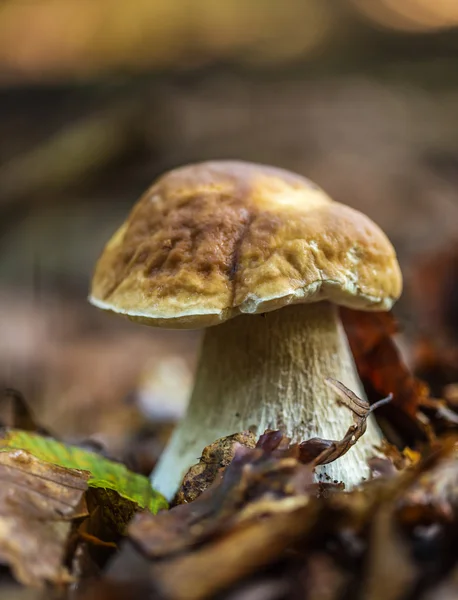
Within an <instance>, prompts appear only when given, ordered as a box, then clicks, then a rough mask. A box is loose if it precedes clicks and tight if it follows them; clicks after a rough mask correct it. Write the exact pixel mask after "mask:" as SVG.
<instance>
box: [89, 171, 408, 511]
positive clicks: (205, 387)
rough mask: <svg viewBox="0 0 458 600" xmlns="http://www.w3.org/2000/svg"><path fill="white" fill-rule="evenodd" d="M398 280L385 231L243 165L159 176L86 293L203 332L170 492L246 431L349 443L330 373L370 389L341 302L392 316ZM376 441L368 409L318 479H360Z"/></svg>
mask: <svg viewBox="0 0 458 600" xmlns="http://www.w3.org/2000/svg"><path fill="white" fill-rule="evenodd" d="M401 288H402V277H401V273H400V269H399V265H398V262H397V259H396V254H395V251H394V249H393V247H392V245H391V244H390V242H389V240H388V239H387V237H386V236H385V234H384V233H383V232H382V231H381V230H380V229H379V227H378V226H377V225H375V224H374V223H373V222H372V221H371V220H370V219H369V218H368V217H366V216H365V215H363V214H362V213H360V212H358V211H356V210H354V209H352V208H350V207H348V206H345V205H343V204H340V203H338V202H335V201H333V200H331V198H329V197H328V196H327V195H326V194H325V193H324V192H323V191H322V190H321V189H320V188H319V187H318V186H316V185H315V184H314V183H312V182H310V181H309V180H307V179H305V178H304V177H301V176H299V175H296V174H294V173H290V172H288V171H285V170H282V169H277V168H273V167H267V166H262V165H256V164H251V163H244V162H235V161H214V162H204V163H201V164H195V165H191V166H186V167H182V168H178V169H175V170H173V171H171V172H169V173H167V174H165V175H163V176H162V177H160V178H159V179H158V180H157V181H156V182H155V183H154V184H153V185H152V187H151V188H150V189H149V190H148V191H147V192H146V193H145V194H144V195H143V197H142V198H141V199H140V200H139V202H138V203H137V204H136V206H135V207H134V209H133V210H132V212H131V214H130V216H129V217H128V219H127V221H126V222H125V223H124V224H123V225H122V226H121V227H120V229H119V230H118V231H117V232H116V233H115V234H114V236H113V237H112V238H111V240H110V241H109V242H108V244H107V246H106V247H105V249H104V251H103V253H102V256H101V258H100V259H99V261H98V263H97V266H96V269H95V274H94V278H93V282H92V290H91V295H90V302H91V303H92V304H93V305H95V306H97V307H99V308H101V309H104V310H108V311H113V312H115V313H120V314H123V315H126V316H127V317H129V318H130V319H132V320H134V321H138V322H140V323H144V324H146V325H151V326H155V327H166V328H177V329H181V328H183V329H188V328H189V329H196V328H206V330H205V335H204V339H203V344H202V348H201V354H200V361H199V364H198V368H197V373H196V379H195V385H194V390H193V393H192V397H191V399H190V402H189V406H188V409H187V413H186V415H185V417H184V418H183V419H182V420H181V422H180V423H179V424H178V425H177V427H176V428H175V430H174V433H173V434H172V437H171V439H170V441H169V443H168V446H167V447H166V449H165V451H164V453H163V454H162V456H161V458H160V460H159V463H158V465H157V467H156V469H155V471H154V473H153V475H152V481H153V484H154V486H155V487H156V488H157V489H158V490H159V491H161V492H162V493H163V494H164V495H165V496H166V497H167V498H169V499H170V498H172V497H173V496H174V494H175V492H176V490H177V488H178V486H179V484H180V482H181V479H182V477H183V475H184V474H185V473H186V471H187V469H188V468H189V467H190V466H191V465H193V464H195V463H196V462H198V460H199V457H200V455H201V452H202V449H203V448H204V447H205V446H206V445H208V444H209V443H211V442H213V441H214V440H216V439H218V438H220V437H223V436H227V435H229V434H233V433H235V432H238V431H242V430H248V429H250V430H252V431H254V432H256V433H257V434H261V433H263V432H264V431H265V430H266V429H281V430H282V431H283V432H284V433H285V434H286V435H287V436H289V437H290V438H291V439H292V441H294V442H296V441H302V440H305V439H308V438H310V437H314V436H319V437H322V438H326V439H339V438H341V437H342V436H343V434H344V433H345V431H346V430H347V428H348V426H349V425H350V424H351V423H352V415H351V413H350V411H349V410H348V408H346V407H343V406H340V405H339V404H338V403H337V402H336V398H335V395H334V393H333V391H332V389H330V387H329V386H327V385H326V382H325V379H326V378H327V377H333V378H335V379H337V380H339V381H341V382H342V383H343V384H345V385H346V386H347V387H348V388H350V389H351V390H352V391H353V392H355V393H356V394H357V395H358V396H360V397H363V398H364V390H363V387H362V384H361V382H360V380H359V378H358V375H357V372H356V368H355V364H354V361H353V357H352V354H351V351H350V349H349V345H348V341H347V338H346V335H345V332H344V329H343V327H342V324H341V321H340V318H339V311H338V306H339V305H342V306H346V307H350V308H355V309H360V310H373V311H386V310H389V309H390V308H391V306H392V305H393V303H394V302H395V301H396V299H397V298H398V297H399V295H400V293H401ZM233 317H237V318H233ZM381 439H382V434H381V432H380V430H379V428H378V426H377V424H376V421H375V420H374V418H373V416H370V417H369V418H368V420H367V430H366V433H365V435H364V436H363V437H362V438H361V439H360V440H359V441H358V443H357V444H356V445H355V446H353V447H352V448H351V449H350V450H349V451H348V453H347V454H345V455H344V456H343V457H341V458H340V459H338V460H337V461H335V462H333V463H330V464H328V465H325V466H321V467H319V468H318V469H317V477H319V478H325V479H329V478H330V479H331V480H333V481H342V482H344V483H345V485H346V486H347V487H352V486H354V485H356V484H358V483H359V482H361V480H362V479H363V478H364V477H366V476H367V475H368V466H367V459H368V458H370V456H372V455H373V454H374V447H375V446H377V444H379V443H380V441H381Z"/></svg>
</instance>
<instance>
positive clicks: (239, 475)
mask: <svg viewBox="0 0 458 600" xmlns="http://www.w3.org/2000/svg"><path fill="white" fill-rule="evenodd" d="M435 306H436V305H435ZM342 319H343V322H344V326H345V329H346V332H347V335H348V338H349V342H350V345H351V347H352V351H353V354H354V356H355V360H356V364H357V368H358V372H359V374H360V377H361V379H362V380H363V383H364V386H365V390H366V394H367V398H368V401H367V402H366V401H365V400H363V399H360V398H358V397H356V396H355V395H354V394H353V393H352V392H351V390H348V389H346V388H345V387H344V386H342V384H340V383H339V382H336V381H329V382H328V383H329V385H331V387H333V389H334V390H335V391H336V395H337V401H338V402H340V403H343V404H344V405H345V406H347V408H348V409H349V410H351V411H352V413H353V417H354V422H353V424H352V426H351V427H350V428H349V429H348V431H347V432H346V434H345V435H344V436H343V438H342V440H323V439H320V438H315V439H313V440H304V442H302V443H301V444H295V445H291V444H290V440H289V439H287V438H285V437H284V436H283V435H282V433H281V432H278V431H268V432H266V433H265V434H264V435H262V436H261V437H260V438H259V439H258V440H256V439H255V437H254V436H253V434H251V433H249V432H240V433H237V434H234V435H232V436H229V437H227V438H224V439H222V440H216V441H215V442H214V443H213V444H211V445H210V446H208V447H207V448H205V449H204V451H203V454H202V458H201V460H200V462H199V464H198V465H195V466H194V467H193V468H191V470H190V471H189V472H188V474H187V475H186V477H185V479H184V481H183V485H182V487H181V490H180V492H179V493H178V495H177V497H176V499H175V505H174V506H173V507H172V508H171V509H170V510H168V511H165V510H162V511H159V512H158V514H156V515H153V514H152V513H151V512H150V511H148V510H147V509H143V510H142V511H140V512H136V514H135V515H134V516H133V519H132V521H131V522H130V525H129V527H128V529H127V537H126V538H124V541H123V542H122V543H121V545H120V546H118V550H117V551H116V552H114V551H111V554H109V556H108V559H106V555H105V558H104V559H103V560H100V556H98V555H97V553H94V552H93V551H92V552H87V548H91V549H92V550H93V549H94V547H96V548H98V549H99V550H100V546H98V545H97V544H99V543H100V542H101V543H102V550H103V548H104V546H103V544H109V543H110V542H109V541H106V540H108V538H107V537H106V536H105V537H104V534H103V530H104V526H103V521H102V522H101V520H100V519H99V518H98V517H97V511H100V500H99V505H98V506H99V508H97V501H96V499H94V498H91V491H90V490H87V491H86V492H84V493H83V494H82V496H83V497H84V499H85V500H86V508H87V512H88V513H90V515H91V516H90V517H82V518H81V517H80V520H81V519H82V522H83V523H85V524H86V529H85V530H84V531H83V529H82V528H81V526H80V525H79V526H78V528H77V533H78V532H79V535H80V537H79V538H77V539H78V542H77V543H75V542H73V546H72V544H70V545H69V544H68V538H67V543H66V545H65V548H66V553H67V561H66V563H65V565H64V566H65V568H66V569H67V571H66V572H64V575H65V577H68V576H73V577H74V578H75V579H78V580H79V586H78V588H77V589H73V592H74V593H73V595H71V598H72V600H73V599H75V600H92V599H94V598H97V599H98V600H108V598H110V599H111V598H113V599H118V598H119V599H122V598H132V599H133V600H136V599H138V600H139V599H140V598H141V599H142V600H143V599H144V598H157V599H159V600H174V599H177V600H180V599H183V600H193V599H195V600H201V599H202V600H204V599H206V598H218V599H222V600H258V599H259V600H275V599H277V598H278V599H289V598H291V599H292V600H294V599H296V598H303V599H305V600H307V599H313V600H315V599H317V600H343V599H344V598H354V599H361V600H366V599H368V600H379V599H380V600H381V599H383V600H386V599H387V600H391V599H393V600H414V599H417V598H418V599H420V600H432V599H433V598H434V600H436V599H439V600H449V599H450V600H451V599H452V598H453V599H454V598H456V597H458V576H457V573H458V555H457V553H456V548H457V547H458V461H457V447H458V437H457V434H458V430H457V408H458V393H457V391H456V386H457V385H458V384H457V379H456V378H455V376H454V375H453V373H456V364H454V363H453V356H456V353H455V350H456V348H455V349H454V348H451V346H450V343H449V345H448V346H447V351H446V352H445V351H443V350H439V349H440V348H443V347H444V346H443V345H442V346H441V344H439V343H438V342H437V341H436V340H434V341H431V340H432V338H425V337H423V338H422V342H421V343H422V344H423V346H424V347H426V349H427V351H428V352H429V360H430V362H429V363H427V364H432V365H434V369H432V370H429V371H428V369H425V368H424V366H425V361H423V363H422V362H421V361H418V354H415V351H414V354H413V356H414V360H415V361H417V362H416V363H415V364H414V367H415V369H414V374H412V372H411V371H410V369H409V368H407V366H406V365H405V364H404V362H403V360H402V358H401V355H400V353H399V351H398V349H397V347H396V345H395V344H394V342H393V339H392V337H393V335H394V334H395V333H396V332H397V331H398V328H397V324H396V322H395V320H394V318H393V316H392V315H391V314H386V315H381V314H368V313H360V312H358V311H346V310H345V309H343V310H342ZM438 322H439V321H438ZM425 340H426V342H425ZM425 344H426V345H425ZM414 350H415V349H414ZM423 356H425V354H423ZM450 357H452V360H451V359H450ZM422 374H425V376H426V380H427V383H426V382H425V381H423V380H422V379H419V377H418V376H419V375H422ZM451 374H452V375H451ZM430 386H431V387H430ZM431 390H433V392H431ZM373 411H375V416H376V418H377V420H378V421H379V424H380V425H381V427H382V428H383V431H384V433H385V435H386V438H387V441H385V442H384V443H383V444H382V446H381V448H380V449H379V450H380V453H381V456H380V455H379V456H377V457H374V458H373V459H372V460H371V461H370V467H371V471H372V476H371V478H370V479H369V480H368V481H365V482H364V483H362V484H361V485H360V486H359V487H358V488H356V489H353V490H351V491H350V492H344V491H343V490H342V489H341V487H339V486H338V485H334V484H330V483H316V482H315V481H314V477H313V470H314V468H315V466H317V465H319V464H323V463H324V461H326V462H330V461H332V460H338V459H339V457H340V456H342V455H343V454H344V453H345V452H347V451H348V450H349V449H350V448H351V446H352V445H353V444H354V443H358V439H359V438H360V437H361V435H364V431H365V422H366V418H367V415H368V414H370V413H371V412H373ZM0 454H1V453H0ZM87 481H88V480H86V485H87ZM92 491H94V490H92ZM108 491H110V492H111V493H116V492H114V491H113V490H108ZM104 502H105V501H104ZM78 506H79V505H78ZM91 511H92V513H91ZM76 514H77V513H76ZM91 519H92V521H91ZM115 519H116V517H115ZM75 521H76V522H78V519H76V518H75ZM75 521H72V520H71V519H70V522H71V523H72V527H73V528H74V527H75V525H74V523H75ZM100 530H101V531H100ZM84 536H85V537H84ZM70 537H71V536H70ZM72 539H74V538H72ZM118 542H119V537H118V538H117V539H116V543H118ZM70 547H72V548H73V550H71V549H69V548H70ZM70 555H71V560H70V558H69V557H70ZM56 573H57V571H56ZM59 576H61V577H62V572H59ZM65 577H64V581H65ZM91 581H92V583H91ZM85 583H86V585H84V584H85ZM53 589H55V588H53ZM61 589H64V590H65V589H67V590H68V589H72V588H71V587H70V588H69V587H68V586H67V587H65V585H64V587H63V588H61ZM65 597H67V596H65Z"/></svg>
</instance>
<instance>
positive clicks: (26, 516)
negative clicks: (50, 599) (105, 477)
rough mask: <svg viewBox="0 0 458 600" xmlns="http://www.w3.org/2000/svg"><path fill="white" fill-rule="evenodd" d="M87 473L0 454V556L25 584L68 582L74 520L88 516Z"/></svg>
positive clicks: (22, 454)
mask: <svg viewBox="0 0 458 600" xmlns="http://www.w3.org/2000/svg"><path fill="white" fill-rule="evenodd" d="M88 478H89V473H87V472H86V471H79V470H77V469H65V468H63V467H59V466H56V465H52V464H50V463H47V462H44V461H40V460H38V459H37V458H35V457H34V456H33V455H32V454H30V453H28V452H26V451H24V450H14V451H9V452H0V560H1V561H2V562H4V563H6V564H7V565H8V566H9V567H10V568H11V570H12V572H13V574H14V576H15V577H16V578H17V579H18V581H20V582H21V583H23V584H24V585H30V586H43V585H44V584H45V583H46V582H52V583H56V584H57V583H64V582H67V581H69V579H70V576H69V573H68V571H67V569H66V568H65V567H64V559H65V553H66V548H67V541H68V538H69V534H70V530H71V527H72V521H73V520H74V519H77V518H80V517H83V516H86V515H87V508H86V505H85V498H84V494H85V492H86V489H87V480H88Z"/></svg>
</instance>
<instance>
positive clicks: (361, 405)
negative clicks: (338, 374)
mask: <svg viewBox="0 0 458 600" xmlns="http://www.w3.org/2000/svg"><path fill="white" fill-rule="evenodd" d="M326 383H327V384H328V385H329V386H330V387H331V388H332V389H333V390H334V391H335V392H336V394H337V396H338V398H339V400H338V403H339V404H343V405H344V406H346V407H347V408H349V410H351V411H352V412H353V417H354V421H355V422H354V424H353V425H350V427H349V428H348V430H347V432H346V434H345V435H344V437H343V438H342V439H341V440H324V439H321V438H311V439H309V440H307V441H305V442H302V443H301V444H299V458H300V460H301V462H303V463H304V464H308V463H310V464H311V465H312V466H313V467H317V466H318V465H326V464H328V463H330V462H333V461H334V460H337V459H338V458H340V457H341V456H343V455H344V454H346V453H347V452H348V451H349V450H350V448H351V447H352V446H354V445H355V444H356V443H357V441H358V440H359V438H360V437H361V436H362V435H364V433H365V431H366V422H367V417H368V416H369V415H370V414H371V413H372V412H373V411H374V410H376V409H377V408H379V407H380V406H383V405H384V404H387V403H388V402H391V400H392V395H391V394H390V395H389V396H387V397H386V398H384V399H382V400H379V401H378V402H376V403H375V404H372V405H370V404H369V403H368V402H366V401H365V400H362V399H361V398H358V396H356V394H354V393H353V392H352V391H351V390H349V389H348V388H347V387H346V386H345V385H344V384H343V383H340V381H337V380H336V379H331V378H328V379H327V380H326Z"/></svg>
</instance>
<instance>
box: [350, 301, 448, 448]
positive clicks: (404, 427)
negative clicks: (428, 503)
mask: <svg viewBox="0 0 458 600" xmlns="http://www.w3.org/2000/svg"><path fill="white" fill-rule="evenodd" d="M341 315H342V320H343V323H344V326H345V330H346V332H347V335H348V339H349V342H350V346H351V349H352V352H353V355H354V357H355V360H356V364H357V367H358V372H359V375H360V377H361V379H362V381H363V383H364V386H365V388H366V391H367V392H368V396H369V401H370V402H371V404H372V403H374V402H376V401H378V400H379V399H381V398H383V397H385V396H387V395H388V394H392V395H393V400H392V402H391V403H390V404H389V405H387V406H385V407H382V408H381V409H380V411H379V412H378V418H380V419H381V420H382V424H383V425H385V427H384V432H385V434H386V435H387V437H388V439H390V440H391V441H394V442H395V443H396V445H398V446H401V447H403V446H406V445H408V446H416V445H418V444H422V443H423V444H424V443H425V442H433V441H434V437H435V435H436V434H437V433H443V432H444V430H446V429H450V428H451V429H452V430H453V428H454V427H455V426H456V417H457V416H458V413H456V412H455V411H454V408H455V407H454V406H453V405H451V404H450V403H448V402H447V401H446V399H443V400H440V399H436V398H432V397H431V395H430V389H429V386H428V385H427V384H426V383H425V382H424V381H422V380H420V379H418V378H417V377H415V376H414V375H412V373H411V372H410V371H409V369H408V368H407V366H406V365H405V364H404V362H403V360H402V358H401V355H400V353H399V350H398V349H397V347H396V345H395V343H394V341H393V338H392V336H393V334H394V333H396V332H397V330H398V326H397V324H396V322H395V320H394V318H393V316H392V315H391V314H390V313H365V312H360V311H354V310H348V309H341Z"/></svg>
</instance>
